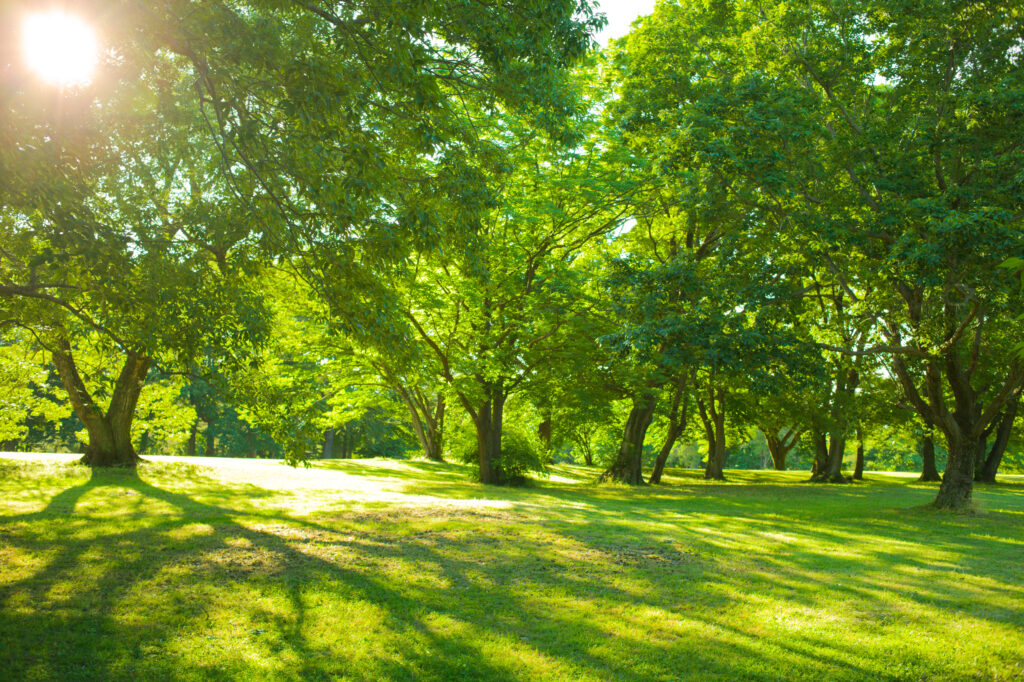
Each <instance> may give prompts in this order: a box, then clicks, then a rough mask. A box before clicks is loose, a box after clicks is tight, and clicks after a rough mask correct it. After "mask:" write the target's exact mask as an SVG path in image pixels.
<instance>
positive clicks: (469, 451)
mask: <svg viewBox="0 0 1024 682" xmlns="http://www.w3.org/2000/svg"><path fill="white" fill-rule="evenodd" d="M457 438H458V446H459V447H458V449H457V450H456V452H457V453H458V457H459V459H460V460H461V461H462V462H463V463H465V464H476V463H477V461H478V459H477V449H476V448H477V445H476V434H473V433H472V432H469V433H462V434H460V435H459V436H458V437H457ZM497 465H498V466H499V467H500V468H501V470H502V471H504V472H505V482H506V483H508V485H513V486H520V485H526V484H527V483H528V482H529V477H528V474H530V473H535V474H541V475H544V474H546V473H547V468H548V462H547V460H546V458H545V457H544V456H542V455H541V451H540V448H539V447H537V444H536V443H535V442H534V440H533V439H532V438H531V437H530V436H528V435H526V434H524V433H522V432H520V431H518V430H516V429H506V430H505V431H504V433H502V435H501V457H500V458H499V460H498V462H497ZM479 475H480V472H479V470H477V469H474V470H473V473H472V477H473V478H474V479H476V478H478V477H479Z"/></svg>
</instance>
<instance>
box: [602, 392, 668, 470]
mask: <svg viewBox="0 0 1024 682" xmlns="http://www.w3.org/2000/svg"><path fill="white" fill-rule="evenodd" d="M657 405H658V399H657V397H656V396H655V395H654V394H653V393H644V394H642V395H640V396H636V397H634V398H633V408H632V409H631V410H630V411H629V417H628V418H627V419H626V427H625V429H623V432H622V442H621V444H620V445H619V453H618V455H617V456H616V458H615V461H614V462H612V464H611V466H610V467H608V469H606V470H605V472H604V473H603V474H601V479H600V480H602V481H606V480H613V481H622V482H623V483H628V484H629V485H643V482H644V476H643V454H644V439H645V438H646V437H647V428H648V427H649V426H650V425H651V420H652V419H653V418H654V410H655V408H656V407H657Z"/></svg>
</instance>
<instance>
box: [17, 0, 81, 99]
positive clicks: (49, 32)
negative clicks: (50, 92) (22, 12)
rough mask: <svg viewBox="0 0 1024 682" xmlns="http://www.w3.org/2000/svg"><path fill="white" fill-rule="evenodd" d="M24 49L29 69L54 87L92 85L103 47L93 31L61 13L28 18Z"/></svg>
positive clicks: (75, 18) (23, 43)
mask: <svg viewBox="0 0 1024 682" xmlns="http://www.w3.org/2000/svg"><path fill="white" fill-rule="evenodd" d="M22 47H23V50H24V56H25V62H26V64H27V65H28V67H29V68H30V69H31V70H32V71H33V72H34V73H35V74H36V75H37V76H39V78H40V79H42V80H44V81H46V82H47V83H50V84H53V85H61V86H73V85H85V84H87V83H89V81H90V80H91V79H92V75H93V72H94V71H95V70H96V63H97V62H98V61H99V45H98V43H97V40H96V34H95V32H94V31H93V30H92V28H91V27H90V26H89V25H88V24H86V23H85V22H84V21H82V20H81V19H80V18H78V17H76V16H74V15H72V14H68V13H66V12H62V11H60V10H50V11H47V12H39V13H35V14H30V15H28V16H27V17H25V21H24V24H23V26H22Z"/></svg>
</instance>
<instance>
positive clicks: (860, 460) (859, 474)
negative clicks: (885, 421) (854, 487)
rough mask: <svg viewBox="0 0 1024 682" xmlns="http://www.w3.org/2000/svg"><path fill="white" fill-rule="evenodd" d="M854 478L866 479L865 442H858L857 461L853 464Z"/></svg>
mask: <svg viewBox="0 0 1024 682" xmlns="http://www.w3.org/2000/svg"><path fill="white" fill-rule="evenodd" d="M853 480H855V481H863V480H864V443H863V442H858V443H857V462H856V464H854V466H853Z"/></svg>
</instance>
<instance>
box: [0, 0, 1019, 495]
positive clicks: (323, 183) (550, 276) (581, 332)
mask: <svg viewBox="0 0 1024 682" xmlns="http://www.w3.org/2000/svg"><path fill="white" fill-rule="evenodd" d="M11 11H12V12H13V10H11ZM81 11H82V12H84V13H87V14H89V13H91V16H90V19H91V20H92V21H94V22H95V23H96V24H97V25H102V26H103V35H104V39H105V40H107V41H108V43H109V47H110V52H109V54H108V59H107V60H106V61H105V62H104V65H103V68H102V69H101V71H100V73H99V74H98V75H97V77H96V79H95V81H94V83H93V84H92V85H90V86H87V87H84V88H80V89H73V90H69V91H63V92H59V93H58V92H56V91H52V90H44V89H41V88H40V87H39V86H38V84H36V83H34V82H32V80H31V77H30V76H29V75H27V74H26V73H24V70H23V68H22V67H20V66H19V64H18V57H17V55H16V54H14V53H13V52H10V53H9V52H7V51H6V50H8V48H7V47H6V45H14V44H15V43H16V41H14V40H7V39H6V37H4V36H0V38H4V40H0V44H2V45H5V47H4V48H0V50H3V51H0V77H2V79H3V80H2V86H3V88H2V94H0V109H2V110H3V111H4V112H6V113H5V114H4V116H3V118H2V119H0V174H2V178H3V183H2V186H0V330H2V334H3V342H2V343H3V345H2V346H0V350H2V353H0V388H3V390H4V391H5V393H6V395H7V396H8V397H7V398H6V402H5V408H4V412H3V416H2V417H0V439H2V440H3V444H4V446H5V447H10V448H14V447H18V448H45V447H53V448H57V447H59V448H65V447H73V446H74V438H76V437H77V438H81V439H82V441H83V442H84V443H85V458H84V461H85V462H86V463H88V464H91V465H131V464H133V463H134V462H136V461H137V460H138V456H139V453H140V452H141V453H145V452H167V453H173V454H195V455H198V454H206V455H232V456H267V457H284V458H286V459H288V460H289V461H292V462H298V461H302V460H304V459H309V458H315V457H329V456H334V457H338V456H340V457H350V456H354V455H360V456H367V455H369V456H406V455H408V454H413V453H422V454H423V455H425V456H426V457H428V458H430V459H433V460H441V459H445V458H448V459H457V460H461V461H466V462H470V463H473V464H474V465H475V466H474V468H475V470H476V471H477V474H478V477H479V480H480V481H482V482H484V483H491V484H508V483H516V482H519V481H521V480H523V479H524V478H525V477H526V476H527V475H529V473H530V472H536V471H543V470H544V468H545V467H546V465H547V464H548V463H550V462H552V461H565V460H572V461H578V462H581V463H585V464H587V465H590V466H595V467H596V468H597V470H596V471H595V475H598V472H600V477H601V478H602V479H605V480H618V481H622V482H625V483H628V484H641V483H644V482H651V483H659V482H661V480H662V477H663V476H664V475H665V470H666V468H667V467H679V466H683V467H691V468H693V467H701V468H703V469H704V475H705V477H706V478H709V479H723V478H725V477H726V475H727V474H726V469H728V468H735V467H749V468H774V469H778V470H784V469H786V468H800V469H807V470H810V475H809V477H810V479H811V480H813V481H818V482H832V483H838V482H846V481H849V480H854V479H858V478H861V477H862V476H863V472H864V470H865V469H866V468H867V469H871V468H883V469H912V470H919V471H921V472H922V473H921V480H923V481H932V480H940V479H941V485H940V487H939V492H938V496H937V498H936V506H938V507H940V508H954V509H955V508H961V507H964V506H966V505H968V504H969V503H970V498H971V491H972V488H973V485H974V482H975V481H984V482H994V481H995V480H996V474H997V472H998V471H999V470H1004V471H1005V470H1007V468H1019V467H1021V466H1024V460H1022V457H1021V452H1022V450H1021V446H1020V443H1019V442H1018V441H1017V437H1018V433H1017V432H1016V431H1015V425H1016V423H1017V419H1018V406H1019V402H1020V396H1021V391H1022V386H1024V363H1022V361H1021V346H1020V341H1019V329H1020V322H1019V319H1018V315H1020V313H1021V311H1022V309H1024V307H1022V303H1024V301H1022V288H1021V274H1020V272H1021V268H1020V265H1021V264H1024V261H1022V260H1020V259H1021V258H1024V248H1022V247H1024V239H1022V231H1021V226H1022V221H1024V143H1022V141H1024V50H1022V46H1024V14H1022V13H1021V12H1020V11H1019V10H1017V9H1014V8H1012V7H1011V5H1009V4H1005V3H1000V2H994V1H992V2H959V1H951V0H944V1H939V2H935V1H932V0H900V1H897V2H891V1H887V2H873V1H871V0H855V1H854V0H851V1H850V2H841V3H825V2H816V1H812V0H808V1H807V2H802V3H776V2H770V1H765V2H758V1H754V0H735V1H731V2H701V1H697V0H692V1H691V0H685V1H678V2H661V3H659V4H658V6H657V8H656V10H655V12H654V13H653V14H652V15H651V16H649V17H645V18H643V19H641V20H640V21H638V22H637V24H636V25H635V26H634V29H633V31H632V32H631V33H630V34H629V35H628V36H627V37H625V38H623V39H622V40H619V41H616V42H615V43H614V44H613V45H612V46H611V47H610V48H608V49H606V50H605V51H603V52H596V51H594V50H593V49H592V48H593V47H594V45H593V44H592V41H591V38H590V35H592V33H593V31H594V30H595V29H596V28H598V27H599V26H600V25H601V21H602V19H601V18H600V16H599V15H595V13H594V12H595V7H594V6H592V5H591V3H589V2H587V0H563V1H560V2H551V1H544V2H541V1H539V0H510V1H509V2H495V3H490V2H483V3H481V2H465V1H463V0H444V1H443V2H428V3H401V4H395V3H391V2H383V1H380V0H358V1H355V2H345V3H330V2H317V1H314V2H298V1H295V2H270V1H261V0H245V1H241V0H240V1H239V2H236V3H232V4H226V3H198V4H197V3H190V2H184V1H183V0H175V1H172V2H167V3H160V4H159V5H155V4H154V5H153V6H148V5H147V4H146V3H134V2H133V3H128V2H125V3H109V2H106V3H83V4H82V8H81ZM11 16H13V14H12V15H11ZM113 16H116V17H117V21H116V22H114V21H113V20H112V19H111V17H113ZM0 18H3V17H0ZM2 23H3V25H5V26H7V25H14V23H15V22H13V21H4V22H2ZM108 24H109V26H108ZM11 30H13V29H11ZM11 49H13V48H11ZM72 412H73V416H72ZM76 434H77V435H76ZM940 470H941V471H942V474H941V476H940ZM648 471H649V472H650V473H649V474H646V475H645V472H648Z"/></svg>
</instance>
